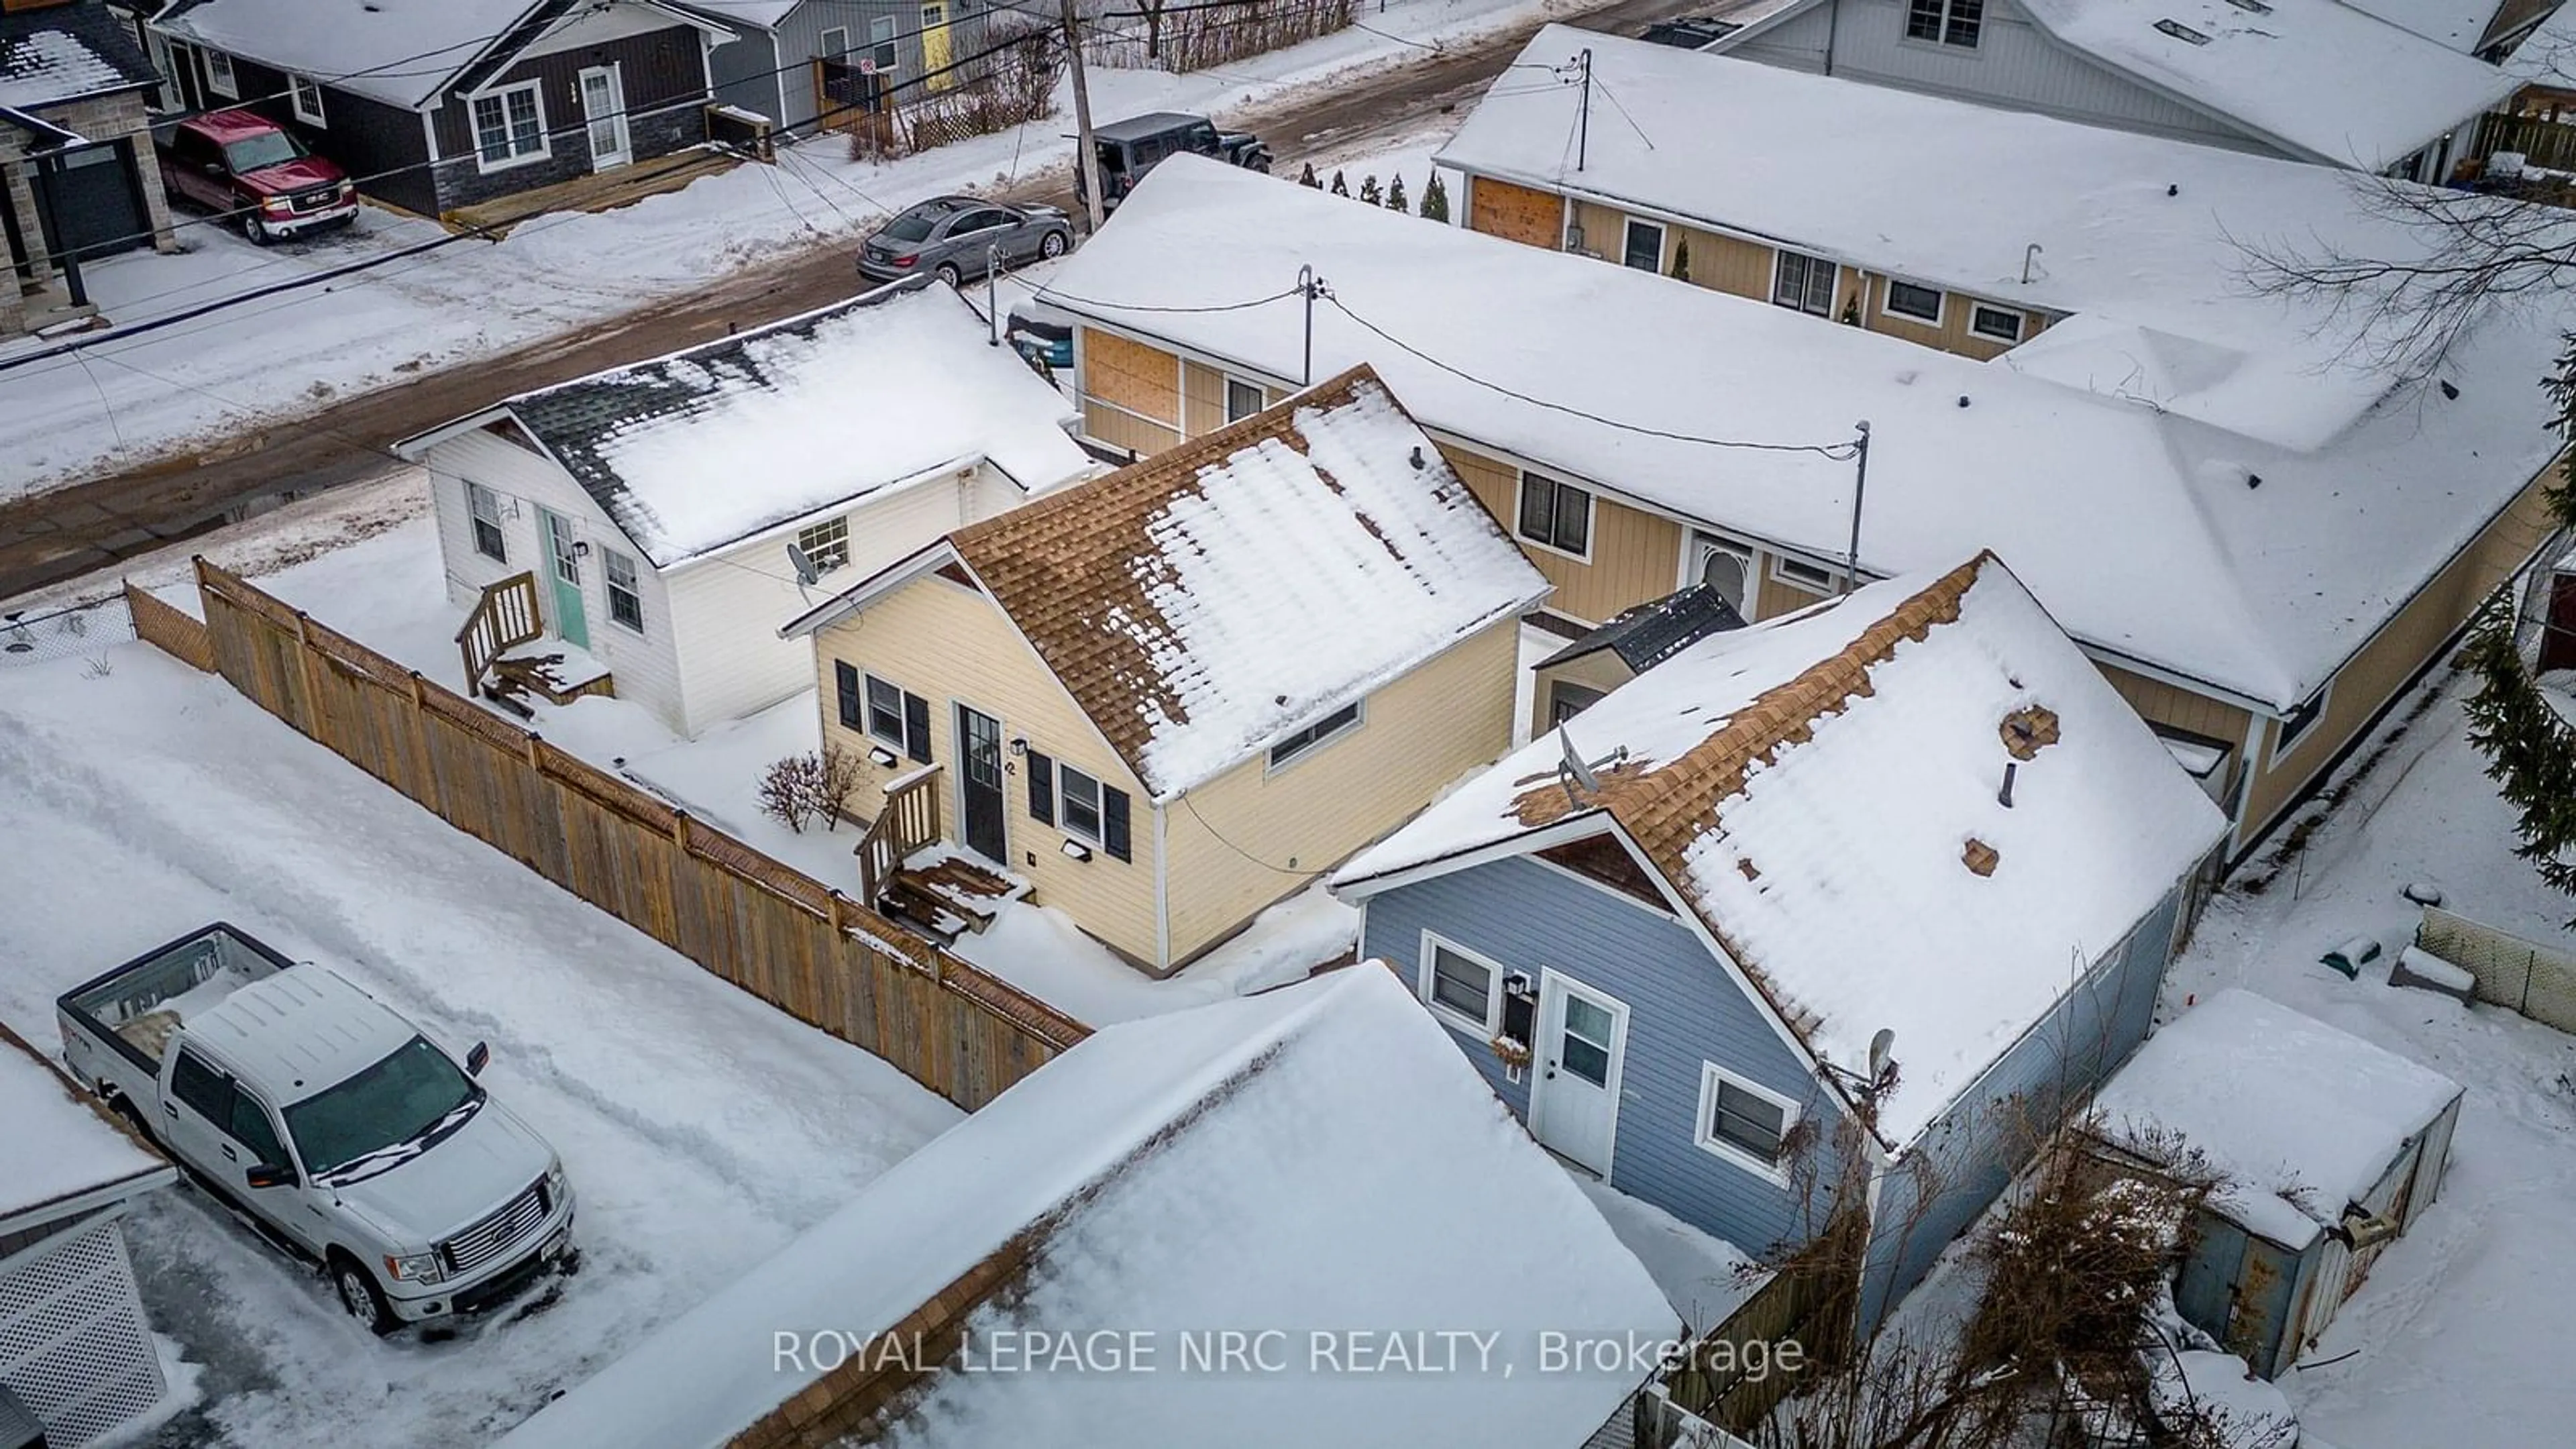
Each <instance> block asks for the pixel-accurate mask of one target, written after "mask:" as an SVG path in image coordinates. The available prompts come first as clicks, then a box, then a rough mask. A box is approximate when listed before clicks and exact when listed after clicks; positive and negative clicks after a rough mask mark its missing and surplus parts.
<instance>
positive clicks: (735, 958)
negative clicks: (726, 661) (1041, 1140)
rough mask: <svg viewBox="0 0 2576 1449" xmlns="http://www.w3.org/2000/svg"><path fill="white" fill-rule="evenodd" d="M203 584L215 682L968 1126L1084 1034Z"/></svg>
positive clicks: (412, 676)
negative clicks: (910, 1086) (882, 1069)
mask: <svg viewBox="0 0 2576 1449" xmlns="http://www.w3.org/2000/svg"><path fill="white" fill-rule="evenodd" d="M197 588H198V592H199V594H200V595H201V596H202V597H203V598H204V600H205V611H206V622H205V624H204V625H203V626H200V627H201V633H202V635H203V637H204V638H205V639H206V640H207V641H208V642H209V643H210V645H211V648H210V650H209V653H208V657H209V659H210V660H211V663H212V666H213V668H214V670H215V672H217V673H220V674H221V675H222V676H223V677H224V679H225V680H226V681H227V682H228V683H230V684H231V685H232V686H233V688H235V689H237V690H239V691H241V692H242V693H243V694H245V695H247V696H249V697H250V699H251V700H252V701H253V702H255V703H257V704H258V705H259V706H260V707H261V708H262V709H265V710H267V711H268V712H269V713H271V714H274V715H276V716H277V717H278V718H280V719H282V720H284V721H286V722H287V723H288V724H290V725H292V726H294V727H295V728H296V729H297V730H299V731H301V732H302V733H303V734H305V735H307V736H309V737H310V738H312V739H313V740H315V741H316V742H318V743H320V744H321V745H323V746H325V747H326V748H328V749H330V750H332V751H333V752H335V753H337V754H339V755H340V756H342V757H343V758H345V759H347V760H349V761H350V762H351V763H353V764H355V765H357V766H358V767H359V768H360V769H362V770H365V771H366V772H367V773H368V774H370V775H373V776H375V777H376V778H377V779H379V780H382V781H384V782H385V783H386V784H388V785H391V786H392V787H394V788H395V789H397V790H400V791H401V792H403V793H404V794H405V795H408V796H410V797H411V798H412V799H413V800H415V801H417V802H418V803H420V804H421V805H423V806H425V807H426V808H428V809H429V810H430V811H431V812H432V813H434V814H436V815H437V816H438V817H439V818H440V819H442V820H445V821H446V822H447V823H448V824H450V825H453V826H455V827H456V828H457V829H459V830H462V831H464V832H465V833H467V834H469V835H472V836H474V837H475V838H476V839H478V840H481V841H483V842H484V843H486V844H488V845H491V846H492V847H494V848H495V849H498V850H500V851H502V852H503V853H504V854H507V855H509V856H510V857H512V858H513V859H515V860H517V861H518V862H519V863H520V864H522V865H525V866H527V867H528V868H529V869H531V870H533V871H535V872H536V873H537V874H539V875H542V876H544V877H545V878H546V879H547V880H550V881H552V882H554V883H555V884H556V885H559V886H561V887H563V888H564V889H565V890H568V891H570V892H572V893H573V894H574V895H577V896H579V897H581V898H582V899H583V900H585V901H588V902H590V903H591V904H592V905H594V906H597V907H599V908H600V909H601V910H604V911H607V912H608V913H609V914H611V915H613V916H616V917H617V918H618V919H620V920H622V921H625V922H626V923H627V924H628V925H631V926H633V927H635V928H636V929H638V930H640V931H642V932H644V933H645V934H646V935H649V936H651V937H653V938H654V939H655V940H658V941H660V942H662V943H663V944H665V945H667V946H669V947H671V948H672V949H673V950H675V951H678V952H679V953H680V954H681V955H683V956H686V957H688V958H689V959H690V960H692V961H695V962H697V963H698V964H699V965H700V966H703V967H705V968H706V969H707V970H708V971H710V972H713V973H714V974H715V975H717V976H720V977H722V978H724V979H725V980H727V981H730V982H732V983H733V984H734V985H736V986H739V987H741V988H742V989H744V990H745V991H748V992H750V993H751V994H753V995H754V996H757V997H759V998H761V999H762V1000H763V1001H767V1002H769V1003H770V1004H772V1005H774V1006H776V1007H778V1008H779V1009H781V1010H783V1011H785V1012H787V1013H788V1014H790V1015H792V1016H794V1017H796V1018H797V1019H798V1020H801V1021H805V1022H809V1023H811V1024H813V1025H815V1026H818V1027H821V1028H822V1029H823V1030H825V1031H828V1032H830V1033H832V1034H833V1035H834V1036H837V1037H839V1038H841V1039H842V1040H844V1041H847V1042H849V1043H851V1044H852V1045H854V1046H858V1047H860V1048H862V1049H864V1050H867V1051H870V1052H873V1053H875V1054H876V1055H878V1056H881V1057H883V1058H885V1059H886V1060H887V1061H890V1062H892V1063H894V1064H895V1065H896V1066H897V1067H899V1068H901V1069H902V1070H903V1071H904V1073H905V1074H906V1075H908V1076H910V1077H911V1078H912V1079H913V1080H915V1081H917V1082H920V1083H921V1084H922V1085H923V1086H926V1087H928V1088H930V1089H931V1090H932V1091H934V1092H937V1093H938V1094H940V1095H941V1096H943V1097H946V1098H947V1099H948V1100H950V1101H952V1102H954V1103H956V1104H957V1105H959V1106H961V1107H964V1108H965V1109H967V1110H968V1111H970V1112H971V1111H973V1110H975V1109H976V1108H978V1107H981V1106H983V1105H984V1104H985V1103H986V1102H989V1101H991V1100H992V1099H993V1098H994V1097H996V1096H998V1095H1000V1093H1001V1092H1002V1091H1003V1090H1004V1089H1005V1088H1007V1087H1009V1086H1010V1085H1011V1084H1012V1083H1013V1082H1016V1081H1018V1080H1019V1079H1020V1078H1022V1077H1024V1076H1027V1075H1028V1074H1029V1073H1030V1072H1032V1071H1035V1070H1036V1069H1037V1068H1038V1067H1039V1066H1041V1065H1043V1064H1044V1063H1045V1062H1046V1061H1047V1060H1049V1059H1050V1058H1052V1057H1054V1056H1055V1055H1056V1054H1057V1053H1058V1052H1060V1051H1062V1050H1064V1049H1065V1048H1067V1047H1069V1046H1072V1045H1073V1044H1074V1043H1075V1042H1078V1041H1080V1040H1081V1039H1082V1038H1083V1037H1084V1036H1085V1035H1087V1034H1088V1033H1089V1030H1090V1029H1089V1028H1088V1027H1085V1026H1083V1025H1082V1024H1081V1023H1079V1022H1077V1021H1074V1020H1073V1019H1072V1018H1070V1017H1067V1016H1065V1015H1063V1014H1062V1013H1060V1012H1057V1011H1055V1010H1054V1009H1052V1008H1050V1007H1048V1006H1047V1005H1046V1004H1044V1003H1043V1002H1040V1001H1038V1000H1036V999H1035V998H1033V997H1031V996H1028V995H1027V994H1025V993H1023V992H1021V991H1019V990H1017V989H1016V988H1014V987H1011V986H1010V985H1008V984H1006V983H1004V982H1002V981H1000V980H998V979H996V978H994V977H992V976H988V975H986V974H985V973H983V972H982V971H979V970H977V969H976V968H975V967H974V966H972V965H970V964H968V963H967V962H965V961H963V960H960V959H959V958H957V957H956V956H954V955H951V954H950V953H948V952H947V951H945V950H942V949H941V948H939V947H938V946H936V945H933V944H932V943H931V942H929V941H926V940H923V939H922V938H920V937H919V936H917V935H915V934H913V933H912V932H910V931H908V930H906V929H904V928H903V927H901V926H899V925H896V924H895V923H894V922H892V921H889V920H887V919H886V918H885V917H883V916H880V915H878V914H877V913H876V912H874V911H872V910H869V909H867V908H866V907H864V906H862V905H861V904H860V903H858V902H856V901H853V900H851V899H850V898H848V897H847V896H844V895H842V894H841V893H840V892H838V891H836V890H833V889H831V888H830V887H828V886H825V885H824V884H822V883H821V882H819V881H816V880H814V879H813V878H812V877H810V876H807V875H804V874H802V873H801V872H798V871H795V870H792V869H790V868H789V867H787V866H785V865H782V864H780V863H779V862H777V861H775V860H772V859H771V858H769V857H768V856H766V855H763V854H761V853H760V852H759V851H757V850H754V849H752V848H751V847H750V846H748V845H745V844H743V843H742V842H741V841H739V840H736V839H734V838H733V837H732V836H730V835H727V834H725V833H723V832H722V831H718V830H713V829H710V828H708V827H706V826H704V825H700V824H698V823H697V822H696V821H694V820H692V819H691V818H690V817H689V815H688V814H687V812H685V811H681V810H676V809H673V808H672V807H671V806H669V805H667V804H665V803H663V802H662V801H660V800H657V799H655V798H653V797H652V796H650V795H647V794H645V793H644V792H642V791H640V790H638V789H636V788H634V787H633V786H631V785H629V784H627V783H626V782H625V781H623V780H620V779H618V778H617V777H615V776H613V775H610V774H607V773H605V772H603V771H601V770H599V769H596V768H594V767H593V766H591V765H589V764H587V763H585V762H583V761H581V760H578V759H575V758H574V757H572V756H571V755H567V754H565V753H564V752H563V751H561V750H558V749H556V748H555V747H554V746H552V745H549V744H547V743H546V742H545V741H544V740H542V739H540V738H539V737H538V736H537V735H535V734H534V733H531V732H530V731H527V730H523V729H520V728H519V727H517V726H516V725H512V724H510V723H508V722H507V721H504V720H502V719H500V718H498V717H496V716H494V715H492V714H491V713H489V712H487V711H485V710H483V709H481V708H480V707H478V706H476V705H475V704H474V703H472V702H471V701H469V700H467V699H465V698H463V697H461V696H459V695H457V694H454V693H452V692H451V691H449V690H447V689H444V688H442V687H440V686H439V685H436V684H433V683H431V682H429V681H428V680H425V679H423V678H422V677H421V676H420V674H419V673H418V671H415V670H409V669H405V668H403V667H402V666H401V665H399V664H396V663H394V662H393V661H392V660H390V659H387V658H386V657H384V656H383V655H381V654H378V653H376V652H375V651H374V650H372V649H369V648H367V647H366V646H365V645H363V644H360V643H358V642H357V641H356V640H353V639H350V638H348V637H346V636H345V635H342V634H340V633H337V632H336V631H334V630H331V629H329V628H326V627H324V626H323V625H321V624H319V623H316V622H314V621H313V620H312V619H310V618H308V617H307V616H305V615H304V614H302V613H300V612H298V611H296V610H294V609H291V608H289V607H288V606H287V605H285V604H284V603H281V602H279V601H278V600H277V599H274V598H272V597H270V596H269V595H267V594H265V593H263V592H261V591H260V590H259V589H257V588H254V587H252V586H251V585H250V584H248V583H246V582H244V581H243V580H241V579H240V578H237V577H235V576H234V575H232V574H230V573H227V572H225V571H224V570H222V569H220V568H217V567H215V566H214V565H212V564H209V563H207V562H206V561H205V560H203V559H199V560H198V561H197ZM170 612H171V613H172V614H174V615H176V617H178V618H180V619H183V620H184V619H186V616H185V615H183V614H178V613H177V611H176V610H171V611H170ZM141 617H142V616H141V614H140V613H138V615H137V619H138V624H139V621H140V619H141ZM188 622H190V623H194V621H193V620H190V621H188ZM163 623H166V621H157V623H156V627H158V626H159V624H163ZM173 632H183V631H173ZM144 637H146V638H149V639H152V640H153V642H155V643H162V642H163V639H162V637H160V636H156V635H155V634H152V633H146V634H145V636H144ZM181 642H182V643H183V644H184V640H182V641H181ZM163 647H165V648H167V647H170V646H169V645H167V644H164V645H163ZM174 652H175V651H174ZM182 657H183V658H184V657H186V656H185V655H184V654H183V655H182Z"/></svg>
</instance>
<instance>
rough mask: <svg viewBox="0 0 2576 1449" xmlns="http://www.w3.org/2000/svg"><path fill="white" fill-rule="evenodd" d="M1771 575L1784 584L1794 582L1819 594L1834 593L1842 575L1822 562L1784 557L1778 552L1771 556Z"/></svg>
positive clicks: (1799, 586)
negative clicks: (1816, 562) (1815, 562)
mask: <svg viewBox="0 0 2576 1449" xmlns="http://www.w3.org/2000/svg"><path fill="white" fill-rule="evenodd" d="M1771 576H1772V577H1773V578H1776V579H1778V580H1779V581H1780V582H1782V583H1784V584H1793V585H1795V586H1797V587H1798V588H1802V589H1806V590H1809V591H1811V592H1814V593H1819V594H1830V593H1832V592H1833V591H1834V585H1835V583H1836V581H1837V580H1838V578H1839V577H1840V576H1839V575H1838V574H1837V573H1836V572H1835V571H1834V570H1832V569H1829V568H1826V567H1824V566H1823V565H1821V564H1811V563H1808V562H1807V561H1806V560H1804V559H1794V558H1783V557H1781V556H1780V555H1777V554H1774V555H1772V558H1771Z"/></svg>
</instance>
